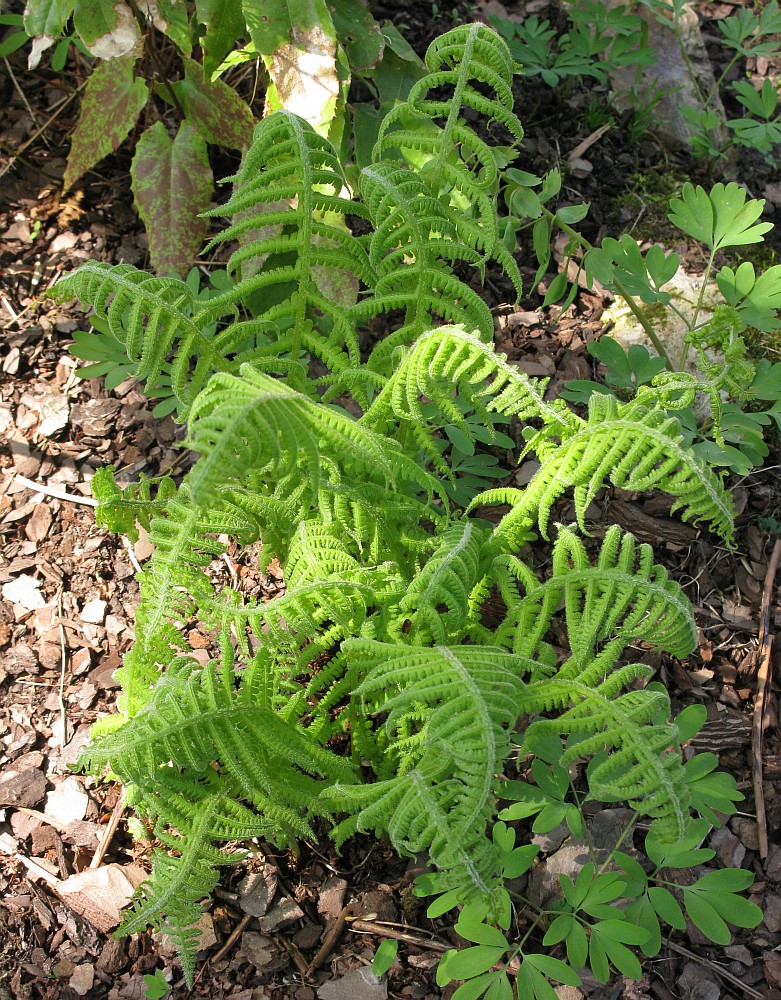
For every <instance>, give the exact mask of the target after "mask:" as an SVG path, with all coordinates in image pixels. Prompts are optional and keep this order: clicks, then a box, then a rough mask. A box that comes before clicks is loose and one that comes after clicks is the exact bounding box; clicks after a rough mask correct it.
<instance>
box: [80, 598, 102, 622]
mask: <svg viewBox="0 0 781 1000" xmlns="http://www.w3.org/2000/svg"><path fill="white" fill-rule="evenodd" d="M105 617H106V602H105V601H101V600H100V598H98V597H96V598H95V599H94V600H92V601H87V603H86V604H85V605H84V607H83V608H82V609H81V620H82V621H83V622H88V623H89V624H91V625H100V624H101V622H102V621H103V619H104V618H105Z"/></svg>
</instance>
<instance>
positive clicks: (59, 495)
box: [14, 472, 98, 507]
mask: <svg viewBox="0 0 781 1000" xmlns="http://www.w3.org/2000/svg"><path fill="white" fill-rule="evenodd" d="M14 482H15V483H19V485H20V486H26V487H27V489H28V490H35V492H36V493H42V494H43V495H44V496H45V497H55V499H57V500H69V501H70V502H71V503H80V504H84V506H85V507H97V506H98V501H97V500H93V499H92V497H80V496H78V495H77V494H76V493H68V492H67V490H59V489H57V487H56V486H44V485H43V483H35V482H33V480H32V479H28V478H27V477H26V476H20V475H19V473H18V472H17V474H16V475H15V476H14Z"/></svg>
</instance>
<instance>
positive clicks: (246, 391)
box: [187, 365, 439, 504]
mask: <svg viewBox="0 0 781 1000" xmlns="http://www.w3.org/2000/svg"><path fill="white" fill-rule="evenodd" d="M189 428H190V436H189V439H188V442H187V443H188V445H189V447H191V448H192V449H193V451H197V452H199V453H200V456H201V458H200V460H199V462H198V464H197V465H196V467H195V468H194V469H193V471H192V473H191V474H190V477H189V485H190V490H191V492H192V496H193V499H194V500H195V502H196V503H198V504H208V503H209V502H210V501H211V500H212V498H214V497H215V495H216V494H217V491H218V488H219V486H220V484H221V483H224V482H225V481H226V480H231V479H233V480H234V481H235V482H236V483H239V484H240V483H241V482H242V481H243V480H245V478H246V477H247V475H248V473H251V474H252V476H254V477H256V478H262V479H264V480H265V481H266V482H267V483H277V482H279V481H280V480H283V479H285V478H286V477H288V476H291V475H293V474H294V473H299V474H303V475H304V476H306V477H307V483H306V487H307V493H308V496H309V498H310V500H311V502H315V501H316V500H317V496H318V493H319V490H320V485H321V481H324V480H326V479H327V478H328V474H329V473H330V474H332V475H333V476H334V478H335V481H338V479H339V475H338V470H339V469H340V468H341V469H347V470H351V471H352V472H353V473H357V474H358V476H359V477H360V476H370V477H371V478H373V479H375V480H379V481H380V482H385V483H390V482H393V481H396V480H401V481H404V480H406V481H407V482H417V483H419V484H420V485H422V486H423V487H424V488H426V489H427V490H428V491H429V492H430V493H431V492H435V491H436V492H438V491H439V486H438V483H437V482H436V480H434V479H433V477H432V476H430V475H428V474H427V473H426V472H425V471H424V470H423V469H421V468H420V467H419V466H418V465H417V464H416V463H415V462H414V461H411V460H410V459H409V458H407V457H406V456H405V455H404V454H403V453H402V452H401V450H400V449H399V448H398V447H394V446H393V444H392V442H391V441H390V440H389V439H387V438H382V437H380V436H379V435H377V434H374V433H373V432H372V431H370V430H369V429H368V428H366V427H363V426H362V425H361V424H359V423H358V422H357V421H356V420H354V419H353V418H352V417H350V416H349V414H347V413H346V412H344V411H341V412H340V411H338V410H336V409H332V408H329V407H325V406H323V405H321V404H318V403H316V402H315V401H313V400H312V399H310V398H309V397H308V396H304V395H302V394H301V393H299V392H296V391H295V390H294V389H291V388H289V387H288V386H286V385H284V384H283V383H281V382H279V381H278V380H276V379H273V378H271V377H270V376H268V375H264V374H263V373H262V372H257V371H255V370H254V369H252V368H251V367H250V366H249V365H244V366H243V367H242V369H241V377H236V376H232V375H225V376H220V375H216V376H215V377H214V378H213V379H212V380H211V382H210V383H209V385H208V386H207V388H206V389H205V390H204V391H203V392H202V393H201V395H200V396H199V397H198V399H197V401H196V403H195V405H194V406H193V408H192V411H191V413H190V423H189Z"/></svg>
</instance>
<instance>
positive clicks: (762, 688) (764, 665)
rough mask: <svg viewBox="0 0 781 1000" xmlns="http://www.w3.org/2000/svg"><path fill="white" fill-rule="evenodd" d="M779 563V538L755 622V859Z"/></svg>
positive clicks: (762, 829) (763, 835) (763, 847)
mask: <svg viewBox="0 0 781 1000" xmlns="http://www.w3.org/2000/svg"><path fill="white" fill-rule="evenodd" d="M779 559H781V538H777V539H776V544H775V545H774V546H773V552H772V553H771V556H770V562H769V563H768V566H767V573H766V574H765V584H764V587H763V588H762V615H761V619H760V622H759V649H758V651H757V653H758V656H759V668H758V670H757V696H756V698H755V699H754V716H753V718H752V724H751V751H752V752H751V778H752V781H753V784H754V807H755V809H756V814H757V836H758V838H759V856H760V857H761V858H766V857H767V854H768V842H767V817H766V815H765V794H764V789H763V775H762V734H763V723H764V716H765V695H766V694H767V685H768V680H769V677H770V654H771V651H772V649H773V636H772V634H771V632H770V600H771V598H772V596H773V587H774V584H775V578H776V571H777V570H778V562H779Z"/></svg>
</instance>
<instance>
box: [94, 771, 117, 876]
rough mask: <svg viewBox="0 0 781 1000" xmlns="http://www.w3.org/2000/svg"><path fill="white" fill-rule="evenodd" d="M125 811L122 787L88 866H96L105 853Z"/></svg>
mask: <svg viewBox="0 0 781 1000" xmlns="http://www.w3.org/2000/svg"><path fill="white" fill-rule="evenodd" d="M124 811H125V789H124V788H123V789H122V790H121V791H120V793H119V798H118V799H117V804H116V805H115V806H114V811H113V812H112V813H111V819H109V821H108V823H107V824H106V829H105V830H104V831H103V836H102V837H101V838H100V843H99V844H98V849H97V851H95V853H94V855H93V856H92V861H90V863H89V866H90V868H97V867H98V865H99V864H100V863H101V861H102V860H103V858H104V857H105V855H106V851H107V850H108V848H109V844H110V843H111V840H112V838H113V836H114V834H115V833H116V832H117V827H118V826H119V821H120V819H121V818H122V813H123V812H124Z"/></svg>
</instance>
